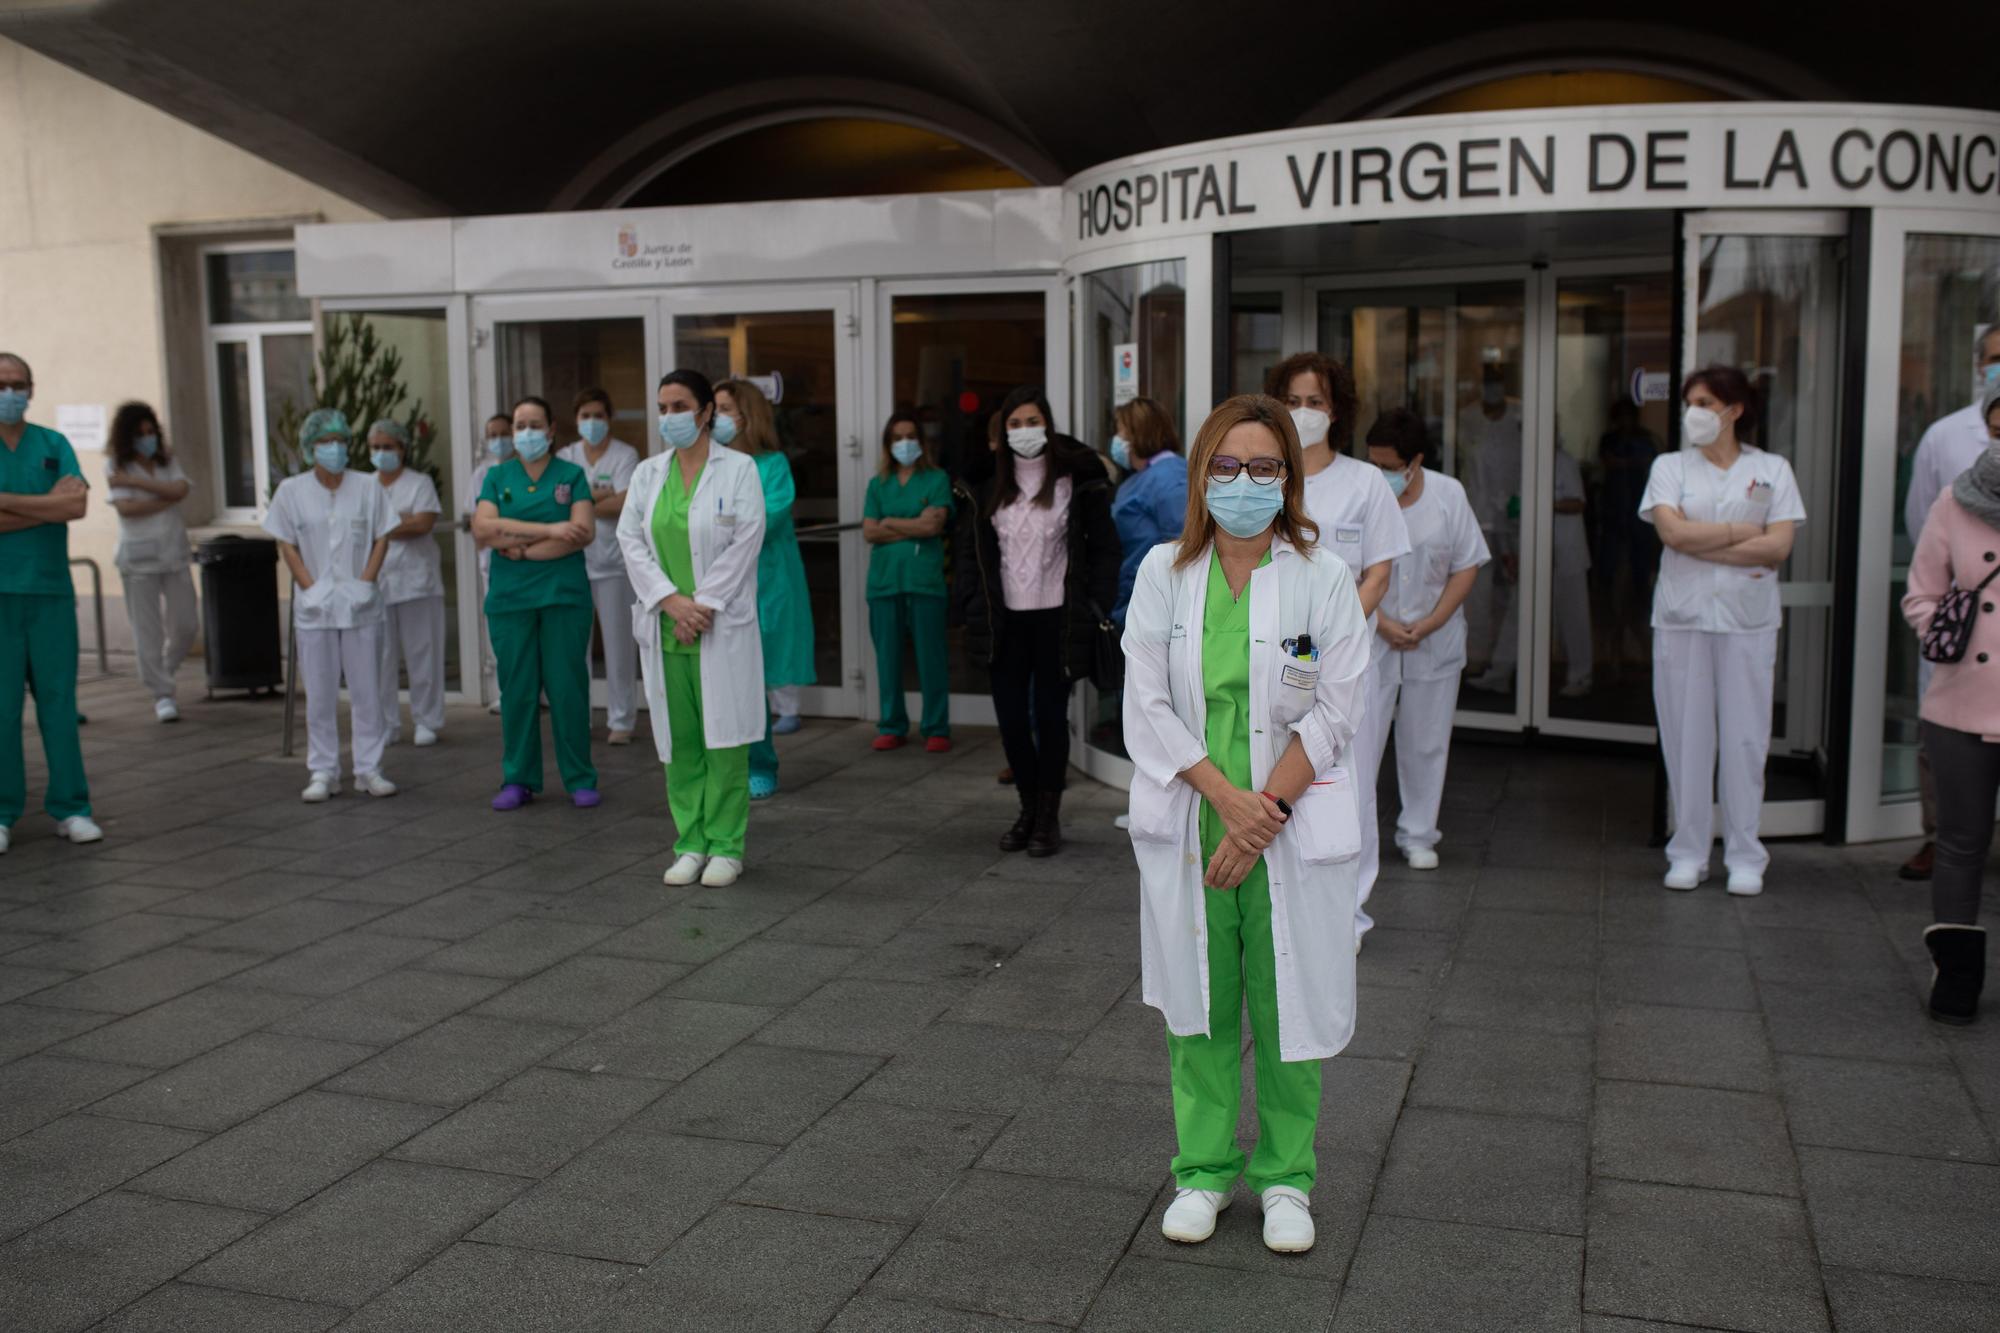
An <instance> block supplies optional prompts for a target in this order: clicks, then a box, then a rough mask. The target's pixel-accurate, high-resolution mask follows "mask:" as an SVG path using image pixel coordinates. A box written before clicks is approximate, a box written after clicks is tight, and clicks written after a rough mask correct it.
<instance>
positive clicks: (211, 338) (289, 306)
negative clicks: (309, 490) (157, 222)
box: [201, 243, 313, 521]
mask: <svg viewBox="0 0 2000 1333" xmlns="http://www.w3.org/2000/svg"><path fill="white" fill-rule="evenodd" d="M201 276H202V288H203V292H202V310H203V312H204V314H205V316H206V331H205V335H204V337H205V343H206V349H207V352H206V361H207V365H208V375H209V421H210V422H211V423H212V429H213V431H214V436H215V458H216V478H217V480H216V486H217V492H218V493H217V495H216V500H217V502H218V504H219V506H220V508H221V511H222V513H221V517H223V518H224V519H233V520H237V521H243V520H254V519H255V518H256V517H257V514H258V513H259V511H260V510H262V508H263V505H264V502H265V500H266V499H268V498H269V496H270V494H271V488H272V487H273V486H274V485H275V484H276V483H277V481H278V480H279V478H277V477H274V476H272V475H271V464H270V458H271V444H272V437H273V435H274V434H275V432H276V430H277V422H278V416H279V414H280V413H281V412H283V410H284V408H285V404H286V403H288V402H289V403H293V404H300V405H302V404H305V403H307V402H309V401H310V400H311V396H312V361H313V326H312V304H311V302H309V301H307V300H306V299H305V298H304V297H302V296H300V295H299V292H298V284H297V282H296V280H295V278H294V273H293V260H292V252H291V250H290V249H288V248H284V247H276V246H271V245H269V244H262V243H246V244H238V245H217V246H213V247H210V248H208V249H205V250H204V251H203V252H202V259H201ZM280 443H282V442H280Z"/></svg>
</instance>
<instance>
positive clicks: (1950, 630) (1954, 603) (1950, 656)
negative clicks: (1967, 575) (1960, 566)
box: [1921, 565, 2000, 664]
mask: <svg viewBox="0 0 2000 1333" xmlns="http://www.w3.org/2000/svg"><path fill="white" fill-rule="evenodd" d="M1995 574H2000V565H1996V566H1995V567H1994V568H1993V570H1992V572H1991V573H1989V574H1987V576H1986V577H1985V578H1983V579H1981V580H1980V581H1979V586H1978V587H1976V588H1953V589H1952V590H1951V591H1950V592H1948V593H1946V594H1945V595H1944V596H1942V597H1940V598H1938V605H1937V613H1936V614H1935V615H1933V616H1932V617H1931V624H1930V628H1929V629H1927V630H1925V631H1924V638H1923V645H1922V648H1921V651H1922V652H1923V655H1924V660H1925V661H1927V662H1942V663H1947V664H1949V663H1952V662H1956V661H1959V660H1960V659H1961V658H1963V657H1964V656H1965V650H1966V647H1967V646H1968V645H1969V644H1970V643H1971V642H1972V627H1973V626H1974V625H1975V624H1977V623H1978V621H1979V595H1980V594H1981V593H1983V592H1985V591H1986V585H1987V584H1989V583H1991V582H1993V576H1994V575H1995Z"/></svg>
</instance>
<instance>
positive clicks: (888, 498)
mask: <svg viewBox="0 0 2000 1333" xmlns="http://www.w3.org/2000/svg"><path fill="white" fill-rule="evenodd" d="M926 509H942V510H944V511H945V512H946V513H949V512H951V482H950V480H949V479H947V478H946V477H945V475H944V472H943V471H942V470H941V469H939V468H934V467H929V468H921V469H918V470H917V471H914V472H912V473H911V474H910V479H909V480H908V481H903V480H901V479H900V478H899V477H898V476H897V475H896V473H893V472H892V473H890V474H888V475H887V476H878V477H876V478H875V479H874V480H873V481H871V482H869V483H868V496H867V499H866V500H865V501H864V502H863V504H862V508H861V512H862V514H863V515H864V516H865V517H868V518H919V517H921V516H922V515H923V512H924V510H926ZM867 595H868V634H869V637H870V638H871V639H873V640H874V641H875V673H876V677H877V680H878V683H879V686H880V690H881V702H882V720H881V721H880V722H879V723H878V724H877V725H876V728H875V729H876V730H877V731H879V732H881V733H882V734H883V735H884V736H903V735H907V734H908V733H909V730H910V712H909V709H908V708H907V707H906V706H905V705H904V703H903V641H904V640H905V639H906V638H907V639H910V640H912V641H913V643H914V645H915V647H916V652H917V680H918V682H919V683H920V684H921V686H922V689H923V697H924V716H923V722H922V724H921V725H922V728H923V733H924V735H925V736H949V735H951V676H950V663H949V659H948V652H947V645H946V641H945V615H944V609H945V587H944V538H943V537H941V536H940V537H923V538H920V539H918V540H916V541H900V542H888V543H886V544H884V545H881V546H872V547H870V548H869V550H868V586H867Z"/></svg>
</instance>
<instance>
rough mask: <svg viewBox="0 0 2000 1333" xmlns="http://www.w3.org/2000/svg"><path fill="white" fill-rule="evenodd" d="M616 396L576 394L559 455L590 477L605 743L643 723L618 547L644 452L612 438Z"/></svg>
mask: <svg viewBox="0 0 2000 1333" xmlns="http://www.w3.org/2000/svg"><path fill="white" fill-rule="evenodd" d="M611 416H612V412H611V395H610V394H609V393H606V392H605V391H604V390H603V389H598V388H589V389H584V390H581V391H580V392H579V393H578V394H577V395H576V433H577V436H578V438H577V440H576V442H575V443H573V444H570V445H567V446H565V447H564V448H563V451H562V452H561V453H559V454H557V455H556V457H558V458H562V459H566V460H568V461H569V462H572V463H574V464H576V465H577V466H578V467H580V468H582V469H583V470H584V471H585V472H586V473H588V474H589V475H590V500H591V506H592V512H593V513H594V514H595V515H596V518H597V535H596V536H595V537H593V538H591V539H590V545H588V546H586V547H584V548H583V563H584V568H585V569H586V570H588V571H589V573H590V602H591V605H592V606H594V607H595V608H596V609H597V632H598V635H599V636H600V637H601V638H602V639H603V640H604V699H605V705H604V717H605V730H606V735H605V744H607V745H630V744H631V743H632V728H634V727H635V726H637V725H638V724H639V690H638V685H639V682H638V675H639V649H638V645H637V644H635V643H634V642H633V641H632V581H631V580H630V579H629V578H627V577H626V576H625V558H624V553H623V552H622V551H620V550H619V549H618V520H619V518H620V517H621V516H623V514H624V512H625V494H626V489H627V488H628V487H629V486H631V484H632V473H633V472H634V471H635V470H636V469H637V468H638V466H639V451H638V450H637V449H634V448H633V447H632V446H631V445H629V444H626V443H625V442H624V441H623V440H614V439H612V438H611Z"/></svg>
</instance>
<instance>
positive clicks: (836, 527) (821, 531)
mask: <svg viewBox="0 0 2000 1333" xmlns="http://www.w3.org/2000/svg"><path fill="white" fill-rule="evenodd" d="M860 530H861V524H860V523H858V522H856V523H814V524H812V525H810V526H808V527H803V528H797V529H794V531H795V532H796V534H797V535H798V539H799V540H800V541H802V542H803V541H831V540H833V539H834V538H837V537H839V536H840V534H841V533H843V532H859V531H860Z"/></svg>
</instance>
